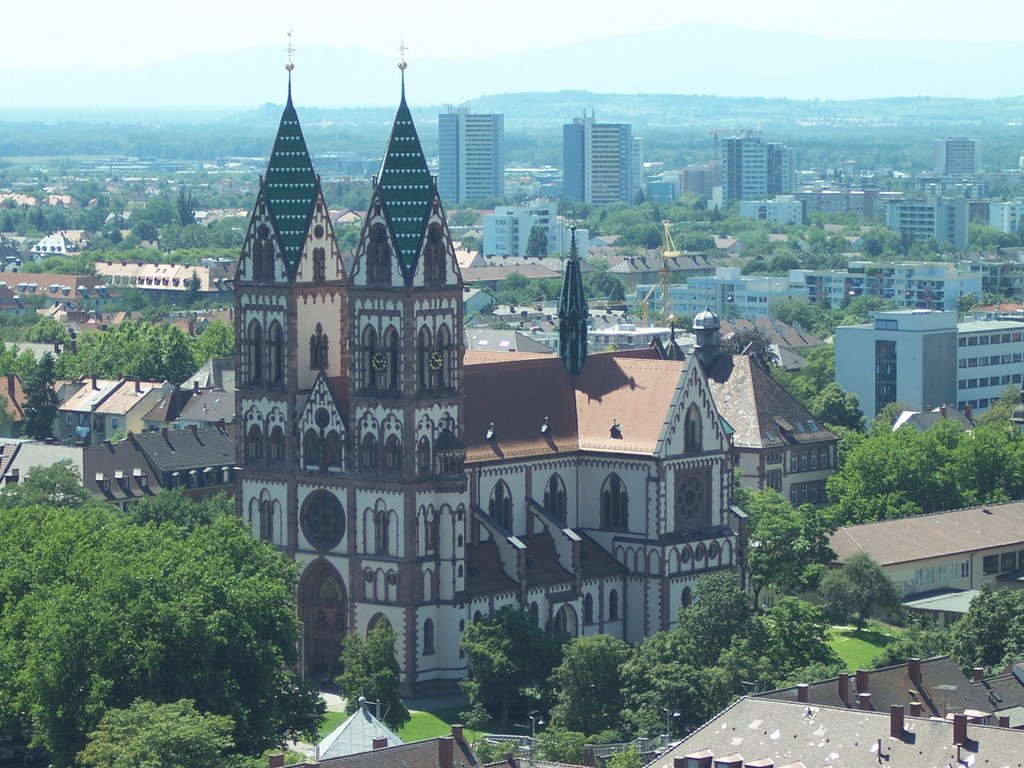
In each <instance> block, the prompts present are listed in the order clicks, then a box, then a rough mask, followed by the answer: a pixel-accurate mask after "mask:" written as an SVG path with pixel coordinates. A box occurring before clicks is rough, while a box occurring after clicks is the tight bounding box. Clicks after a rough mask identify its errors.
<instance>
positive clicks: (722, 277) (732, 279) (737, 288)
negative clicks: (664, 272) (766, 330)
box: [636, 267, 807, 319]
mask: <svg viewBox="0 0 1024 768" xmlns="http://www.w3.org/2000/svg"><path fill="white" fill-rule="evenodd" d="M650 290H651V285H650V284H648V285H639V286H637V290H636V297H637V301H638V303H639V301H640V299H642V298H643V297H644V296H645V295H647V293H648V292H649V291H650ZM655 293H656V295H658V296H660V295H661V289H660V288H656V289H655ZM666 298H667V306H671V307H672V311H673V312H675V313H676V314H679V315H696V314H697V313H698V312H700V311H701V310H703V309H710V310H711V311H712V312H714V313H715V314H716V315H718V316H720V317H721V316H725V317H728V316H730V315H734V314H735V315H738V316H739V317H746V318H750V319H753V318H756V317H768V316H769V315H770V314H771V310H772V309H773V308H774V307H775V305H776V304H778V303H779V302H781V301H785V300H786V299H796V300H797V301H806V300H807V286H806V285H804V284H803V281H797V282H795V283H794V282H793V281H791V280H790V279H789V278H786V277H767V276H764V275H743V274H740V270H739V269H738V268H736V267H716V268H715V274H714V275H701V276H695V277H690V278H689V279H688V280H687V281H686V282H685V283H682V284H674V285H670V286H669V287H668V296H667V297H666ZM663 303H664V302H663Z"/></svg>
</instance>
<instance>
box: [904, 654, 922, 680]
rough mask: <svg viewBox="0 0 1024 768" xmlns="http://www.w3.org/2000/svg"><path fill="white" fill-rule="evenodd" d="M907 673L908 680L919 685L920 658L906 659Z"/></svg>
mask: <svg viewBox="0 0 1024 768" xmlns="http://www.w3.org/2000/svg"><path fill="white" fill-rule="evenodd" d="M907 674H908V675H910V681H911V682H912V683H913V684H914V685H916V686H920V685H921V660H920V659H907Z"/></svg>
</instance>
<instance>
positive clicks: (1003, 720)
mask: <svg viewBox="0 0 1024 768" xmlns="http://www.w3.org/2000/svg"><path fill="white" fill-rule="evenodd" d="M999 727H1000V728H1009V727H1010V716H1009V715H999Z"/></svg>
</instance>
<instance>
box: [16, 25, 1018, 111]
mask: <svg viewBox="0 0 1024 768" xmlns="http://www.w3.org/2000/svg"><path fill="white" fill-rule="evenodd" d="M880 23H882V20H880ZM43 58H44V59H45V57H43ZM1022 59H1024V42H1022V43H996V44H991V45H986V44H982V43H971V42H967V43H962V42H956V43H953V42H950V43H937V42H928V41H876V40H863V41H850V40H838V41H837V40H826V39H824V38H820V37H813V36H809V35H797V34H787V33H776V32H761V31H752V30H744V29H736V28H729V27H717V26H711V25H703V24H687V25H682V26H677V27H673V28H671V29H666V30H663V31H660V32H652V33H642V34H631V35H623V36H620V37H611V38H604V39H600V40H594V41H589V42H584V43H574V44H570V45H565V46H560V47H557V48H550V49H544V50H535V51H531V52H529V53H524V54H518V55H514V56H512V55H505V56H495V57H491V58H487V59H482V60H456V59H423V60H416V59H413V60H412V62H411V66H410V68H409V70H408V72H407V85H408V95H409V99H410V102H411V103H412V104H415V105H420V106H424V107H425V106H427V105H439V104H446V103H459V102H466V101H471V102H472V103H473V105H474V107H475V108H479V109H504V107H503V106H502V105H504V104H508V98H509V96H508V95H509V94H524V93H537V94H541V93H544V94H551V93H559V92H573V91H575V92H576V93H577V96H579V98H574V97H568V96H565V95H563V96H562V98H561V102H560V103H558V102H551V101H547V102H546V103H545V104H543V106H545V107H550V108H552V109H554V108H556V107H557V108H558V109H562V108H572V109H573V110H574V111H577V112H578V111H581V110H582V108H584V107H586V108H588V109H589V108H597V109H598V111H599V117H601V116H602V113H603V109H604V108H603V107H602V106H601V99H600V98H599V97H592V95H591V94H586V95H584V94H582V93H580V92H582V91H588V92H593V93H607V94H611V93H615V94H620V95H623V94H633V95H638V94H714V95H716V96H720V97H734V98H735V97H763V98H764V99H766V100H768V103H767V104H766V103H765V102H762V103H761V104H760V105H759V106H760V107H761V108H765V107H770V106H771V101H772V100H775V99H798V100H806V99H829V100H840V101H843V102H845V101H848V100H856V99H877V98H887V97H916V96H928V97H932V98H933V99H939V100H940V101H937V102H935V103H934V104H933V105H932V106H933V107H936V108H940V109H941V105H942V101H941V99H943V98H945V97H970V98H974V99H1000V98H1003V97H1008V96H1015V95H1019V94H1020V93H1021V92H1022V91H1024V86H1021V85H1020V81H1019V78H1017V77H1016V75H1015V72H1016V69H1015V62H1019V61H1021V60H1022ZM296 62H297V65H298V67H297V69H296V71H295V73H294V92H295V98H296V102H297V103H298V104H301V105H302V106H304V107H307V108H308V107H314V106H316V107H324V108H330V107H348V108H352V107H363V106H366V107H378V106H393V105H394V104H395V102H396V101H397V98H398V91H399V80H398V72H397V71H396V69H395V62H394V61H393V60H392V58H391V57H388V56H381V55H378V54H373V53H369V52H366V51H363V50H359V49H356V48H351V47H348V48H329V47H322V46H308V47H305V48H303V49H302V50H300V51H299V53H298V55H297V58H296ZM34 64H35V66H33V67H32V68H31V69H26V70H23V71H20V72H15V73H6V74H5V76H4V99H3V104H2V105H0V117H6V118H10V117H12V116H18V115H21V114H30V115H33V116H51V117H55V116H67V115H68V114H69V113H70V114H78V115H82V116H86V115H83V112H84V113H88V112H92V111H93V110H97V109H100V110H116V111H124V112H125V113H126V116H131V115H140V114H143V113H148V112H150V111H152V110H162V109H168V108H170V109H188V110H192V113H193V115H194V116H195V117H196V118H198V119H204V117H205V114H204V111H205V110H214V111H216V112H218V113H220V114H223V113H224V111H225V110H242V109H250V108H253V107H254V106H255V105H257V104H263V103H266V102H275V103H280V102H283V100H284V95H285V74H284V72H283V70H282V62H281V53H280V50H279V49H278V48H277V47H275V46H265V47H259V48H252V49H249V50H244V51H237V52H226V53H220V54H212V55H205V56H195V57H189V58H185V59H182V60H180V61H177V62H171V63H162V64H157V65H152V66H147V67H140V68H125V69H123V70H118V71H103V70H98V69H93V68H90V67H88V65H87V64H84V65H83V66H81V67H77V68H74V69H70V68H69V69H59V70H58V69H47V68H46V67H45V65H43V66H39V65H38V62H35V63H34ZM484 94H492V95H490V96H487V97H486V98H484V97H483V95H484ZM495 94H506V95H505V96H499V95H495ZM540 101H546V100H544V99H542V100H540ZM520 103H522V102H520ZM709 106H715V107H718V106H721V105H720V104H718V105H715V104H713V103H709ZM854 106H855V105H850V104H843V105H840V107H839V108H837V109H838V111H839V112H846V111H848V109H849V108H852V107H854ZM1007 106H1008V108H1009V110H1010V114H1012V115H1013V116H1014V119H1017V118H1018V117H1019V116H1020V114H1021V103H1020V100H1019V99H1010V100H1008V101H1007ZM618 109H626V107H624V106H620V107H618ZM830 110H832V107H831V106H830V102H827V103H825V104H823V105H822V111H823V112H825V113H827V112H829V111H830ZM641 111H642V110H641ZM925 111H927V109H926V110H925ZM564 116H565V115H564V113H562V114H559V115H558V116H557V119H558V120H559V121H561V120H563V119H564ZM607 117H608V119H617V118H618V115H611V114H609V115H607ZM964 119H965V120H966V121H967V123H968V124H970V123H971V122H972V120H971V117H970V115H965V118H964Z"/></svg>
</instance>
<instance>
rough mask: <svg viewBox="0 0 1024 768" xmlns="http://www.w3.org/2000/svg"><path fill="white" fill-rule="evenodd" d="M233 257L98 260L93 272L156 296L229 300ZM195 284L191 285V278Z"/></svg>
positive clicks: (178, 299)
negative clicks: (195, 260) (189, 260)
mask: <svg viewBox="0 0 1024 768" xmlns="http://www.w3.org/2000/svg"><path fill="white" fill-rule="evenodd" d="M235 267H236V264H235V262H234V261H219V260H214V259H204V260H203V261H202V262H201V263H200V264H196V265H187V264H150V263H148V262H142V261H121V262H117V261H106V262H104V261H98V262H96V274H97V275H99V276H101V277H103V278H104V279H106V280H107V281H108V282H109V283H110V285H112V286H116V287H117V288H120V289H124V288H128V287H131V288H137V289H139V290H140V291H146V292H147V293H148V294H149V295H151V296H152V297H153V298H154V299H155V300H158V301H170V302H178V303H180V302H185V301H188V300H190V299H191V298H192V297H193V296H195V297H197V298H201V299H207V300H213V301H227V300H230V299H231V297H232V295H233V293H232V285H233V281H234V279H235ZM197 279H198V281H199V283H198V285H193V283H194V281H195V280H197Z"/></svg>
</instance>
